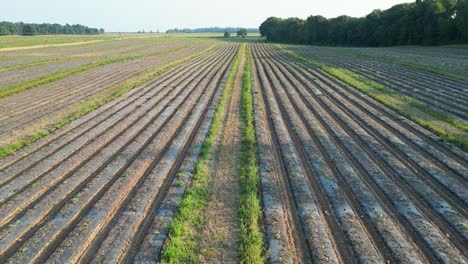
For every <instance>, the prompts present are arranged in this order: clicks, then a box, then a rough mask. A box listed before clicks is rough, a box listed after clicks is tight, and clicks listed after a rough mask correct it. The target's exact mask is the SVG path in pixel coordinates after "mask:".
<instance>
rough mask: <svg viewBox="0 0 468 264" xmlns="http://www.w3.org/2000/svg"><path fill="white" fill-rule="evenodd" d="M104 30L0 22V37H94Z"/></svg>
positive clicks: (77, 26) (81, 26) (80, 26)
mask: <svg viewBox="0 0 468 264" xmlns="http://www.w3.org/2000/svg"><path fill="white" fill-rule="evenodd" d="M102 33H104V29H102V28H101V29H97V28H90V27H86V26H83V25H78V24H77V25H69V24H66V25H65V26H63V25H60V24H45V23H44V24H30V23H23V22H18V23H12V22H5V21H3V22H0V35H38V34H41V35H42V34H74V35H94V34H102Z"/></svg>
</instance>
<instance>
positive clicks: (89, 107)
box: [0, 45, 216, 158]
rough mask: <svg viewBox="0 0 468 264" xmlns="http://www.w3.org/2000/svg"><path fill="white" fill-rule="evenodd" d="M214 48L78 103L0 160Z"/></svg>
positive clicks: (0, 152)
mask: <svg viewBox="0 0 468 264" xmlns="http://www.w3.org/2000/svg"><path fill="white" fill-rule="evenodd" d="M215 46H216V45H212V46H210V47H209V48H207V49H206V50H204V51H201V52H199V53H196V54H194V55H192V56H189V57H186V58H183V59H180V60H176V61H173V62H172V63H169V64H167V65H166V66H163V67H162V68H158V69H156V70H154V69H152V70H149V71H146V72H142V73H140V74H139V75H137V76H136V77H134V78H135V79H138V81H135V82H133V83H131V84H128V85H124V86H122V85H120V84H117V85H116V87H118V86H122V87H118V89H117V91H116V92H114V93H113V94H112V95H111V96H109V97H105V98H101V99H99V100H98V102H96V103H93V104H91V105H86V102H83V103H80V104H81V105H83V107H82V108H81V109H80V110H79V111H77V112H75V113H73V114H72V115H70V116H69V117H66V118H64V119H62V120H59V121H58V122H56V123H55V124H53V125H52V126H51V128H49V129H47V130H43V129H40V130H38V131H37V132H36V133H35V134H34V135H29V136H25V137H24V138H23V139H20V140H18V141H15V142H13V143H11V144H8V145H6V146H5V147H2V148H0V158H3V157H6V156H8V155H12V154H14V153H15V152H16V151H18V150H20V149H21V148H23V147H25V146H28V145H30V144H31V143H33V142H34V141H36V140H39V139H41V138H43V137H45V136H47V135H48V134H50V133H53V132H54V131H56V130H57V129H59V128H61V127H63V126H65V125H67V124H69V123H71V122H72V121H74V120H75V119H78V118H79V117H81V116H84V115H85V114H87V113H89V112H91V111H93V110H95V109H97V108H99V107H100V106H102V105H104V104H106V103H108V102H111V101H113V100H115V99H116V98H118V97H120V96H121V95H123V94H125V93H126V92H128V91H130V90H132V89H133V88H135V87H138V86H140V85H142V84H144V83H146V82H148V81H150V80H152V79H154V78H156V77H157V76H159V75H161V74H162V73H164V72H166V71H168V70H170V69H172V68H175V67H177V66H179V65H181V64H184V63H186V62H188V61H190V60H192V59H194V58H196V57H199V56H201V55H203V54H205V53H208V52H209V51H211V50H212V49H213V48H214V47H215ZM97 97H99V96H97ZM90 100H93V99H90ZM88 101H89V100H88ZM78 108H80V107H78Z"/></svg>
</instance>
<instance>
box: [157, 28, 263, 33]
mask: <svg viewBox="0 0 468 264" xmlns="http://www.w3.org/2000/svg"><path fill="white" fill-rule="evenodd" d="M241 29H243V28H239V27H209V28H195V29H190V28H181V29H179V28H173V29H168V30H167V31H166V33H168V34H169V33H223V32H228V33H237V32H238V31H239V30H241ZM246 30H247V32H248V33H259V29H258V28H246Z"/></svg>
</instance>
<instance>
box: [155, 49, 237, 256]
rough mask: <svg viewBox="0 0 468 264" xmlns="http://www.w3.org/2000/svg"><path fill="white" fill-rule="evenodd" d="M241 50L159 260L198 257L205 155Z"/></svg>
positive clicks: (205, 182) (205, 184) (206, 193)
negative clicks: (197, 235)
mask: <svg viewBox="0 0 468 264" xmlns="http://www.w3.org/2000/svg"><path fill="white" fill-rule="evenodd" d="M243 52H244V45H243V46H242V48H241V49H240V50H239V52H238V54H237V57H236V58H235V60H234V63H233V65H232V67H231V69H230V72H229V76H228V79H227V82H226V86H225V88H224V91H223V94H222V95H221V99H220V101H219V104H218V106H217V108H216V111H215V113H214V116H213V121H212V123H211V126H210V129H209V131H208V134H207V136H206V139H205V142H204V143H203V146H202V148H201V151H200V157H199V159H198V163H197V165H196V166H195V169H194V175H193V180H192V183H191V185H190V186H189V187H188V189H187V190H186V192H185V194H184V196H183V197H182V199H181V200H180V201H179V204H178V207H177V213H176V216H175V217H174V219H173V220H172V222H171V225H170V227H169V242H168V243H167V245H166V247H165V248H164V250H163V253H162V262H163V263H195V262H197V259H198V256H197V253H198V252H199V250H198V248H197V247H198V241H196V240H195V237H194V235H195V231H196V229H197V228H199V227H201V226H202V225H203V223H204V222H205V221H204V217H203V215H202V212H203V207H204V206H205V205H206V204H207V203H208V201H209V199H210V192H209V186H208V183H209V180H210V178H211V175H209V174H208V172H207V170H206V162H207V160H208V156H209V155H210V153H211V152H212V151H213V149H212V146H213V144H214V142H215V140H216V137H217V135H218V133H219V128H220V126H221V122H222V120H221V119H222V114H223V109H224V107H225V105H226V102H227V100H228V98H229V96H230V94H231V93H232V89H233V84H234V78H235V74H236V70H237V68H238V67H239V63H240V59H241V57H242V54H243Z"/></svg>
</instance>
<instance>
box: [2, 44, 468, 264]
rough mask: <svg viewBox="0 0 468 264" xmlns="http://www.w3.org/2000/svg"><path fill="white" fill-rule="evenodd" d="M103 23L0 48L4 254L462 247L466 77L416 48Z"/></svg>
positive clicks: (229, 257) (35, 257) (443, 258)
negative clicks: (39, 43)
mask: <svg viewBox="0 0 468 264" xmlns="http://www.w3.org/2000/svg"><path fill="white" fill-rule="evenodd" d="M92 40H93V39H88V38H86V39H83V40H81V39H80V41H92ZM97 40H98V41H96V42H92V43H84V44H79V45H70V46H51V47H37V48H34V49H27V50H8V51H4V52H1V51H0V63H2V64H1V65H2V66H0V67H3V68H1V69H0V97H1V99H0V110H1V112H0V147H1V148H2V151H3V152H1V153H0V154H1V156H0V157H1V158H0V261H1V262H2V263H41V262H51V263H77V262H80V263H83V262H86V263H89V262H93V263H117V262H118V263H128V262H134V263H154V262H158V261H161V259H162V260H164V261H173V262H183V261H184V260H185V261H187V260H190V261H195V262H196V261H200V262H203V260H206V261H211V262H223V261H226V262H229V261H231V262H239V261H243V262H251V263H259V262H263V261H264V260H265V259H266V260H267V261H268V262H271V263H280V262H282V263H310V262H313V263H439V262H442V263H467V261H468V251H467V248H468V218H467V217H468V210H467V208H468V207H467V205H468V196H467V195H468V181H467V180H468V154H467V152H466V145H465V142H466V139H467V133H468V132H467V121H468V114H467V103H466V100H465V99H466V97H468V94H467V90H468V83H467V82H465V81H464V80H463V78H461V79H460V78H454V77H450V76H447V75H444V74H441V73H440V74H438V73H435V72H433V71H429V70H428V69H423V68H424V67H423V66H421V67H416V66H415V65H409V64H404V62H403V63H399V62H396V61H394V60H397V58H399V57H398V56H399V55H395V53H398V54H405V52H407V53H411V52H413V51H412V49H415V48H411V49H409V48H407V49H405V48H400V49H401V50H397V52H393V51H392V52H393V53H391V54H390V55H387V53H388V52H389V51H386V50H385V49H382V50H373V51H372V52H373V53H372V54H367V55H369V57H372V58H369V57H364V56H363V55H362V54H361V53H362V52H363V51H361V50H360V49H356V50H353V49H346V50H345V49H339V48H319V47H310V46H284V45H273V44H264V43H257V42H255V41H232V42H231V41H222V40H219V39H218V40H216V39H214V38H203V37H197V38H185V37H168V38H163V37H156V38H153V37H151V38H123V37H119V38H118V37H106V38H102V39H100V38H98V39H97ZM12 41H13V39H12V40H11V41H7V42H5V43H6V44H4V45H7V44H8V47H15V45H14V44H12V43H11V42H12ZM53 41H55V42H56V43H61V41H62V42H63V41H66V40H63V39H62V38H58V39H57V40H53ZM240 42H247V43H240ZM0 43H1V42H0ZM30 44H31V45H32V44H34V45H36V43H30ZM18 46H19V47H24V46H26V47H27V44H25V43H23V42H19V44H18ZM438 51H440V52H447V53H449V52H450V50H448V48H446V47H445V48H440V50H439V49H438V48H431V49H428V50H424V51H420V50H417V49H416V51H414V54H417V55H418V56H420V57H421V58H424V59H421V61H418V63H419V64H418V65H425V63H427V62H428V61H430V58H433V59H434V60H436V59H437V57H436V56H435V55H433V54H438ZM367 55H366V56H367ZM401 56H402V57H404V55H401ZM374 57H379V58H381V57H383V58H385V59H375V58H374ZM389 57H391V59H390V58H389ZM446 58H447V63H449V61H451V60H456V59H457V58H456V56H455V55H453V56H452V55H450V56H449V55H447V56H446ZM390 60H393V61H390ZM464 63H465V62H464V61H463V60H459V61H458V62H457V64H456V65H453V64H450V65H452V66H453V67H444V65H446V64H445V63H443V62H441V63H440V64H438V65H437V68H438V69H441V68H443V69H444V71H445V72H444V73H447V72H450V73H453V74H460V71H464V68H463V67H465V66H464ZM60 74H62V75H60ZM2 76H3V77H2ZM2 153H3V154H2ZM218 155H219V157H218ZM226 175H228V176H229V177H226ZM236 175H239V176H238V179H236V178H235V177H236ZM223 177H224V178H223ZM233 180H234V181H235V183H234V184H233V183H232V182H233ZM223 188H225V189H226V190H227V191H226V192H227V195H226V194H224V192H223ZM200 192H202V193H200ZM205 193H206V194H205ZM211 195H213V196H211ZM187 210H188V211H187ZM209 210H216V212H211V211H209ZM205 215H207V217H209V218H210V219H206V218H204V216H205ZM191 216H193V218H190V217H191ZM212 218H219V219H228V220H224V221H223V220H220V221H214V220H219V219H212ZM212 220H213V221H212ZM190 221H192V222H190ZM193 221H195V222H193ZM211 222H215V224H213V225H210V223H211ZM174 223H175V224H174ZM223 225H226V227H223ZM210 229H215V231H216V232H219V234H217V236H216V237H214V238H213V239H212V238H207V239H204V237H201V236H204V235H206V234H212V233H210ZM224 229H228V230H227V231H225V230H224ZM207 230H208V231H207ZM223 232H226V233H223ZM220 237H221V238H220ZM218 242H220V245H221V246H219V245H217V243H218ZM206 245H209V247H210V248H209V249H208V248H200V247H208V246H206ZM226 245H229V246H226ZM217 247H219V248H217ZM213 252H214V253H213ZM177 254H180V255H183V256H182V257H178V256H177ZM203 254H207V255H203ZM198 255H203V256H198ZM225 257H226V258H225Z"/></svg>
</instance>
